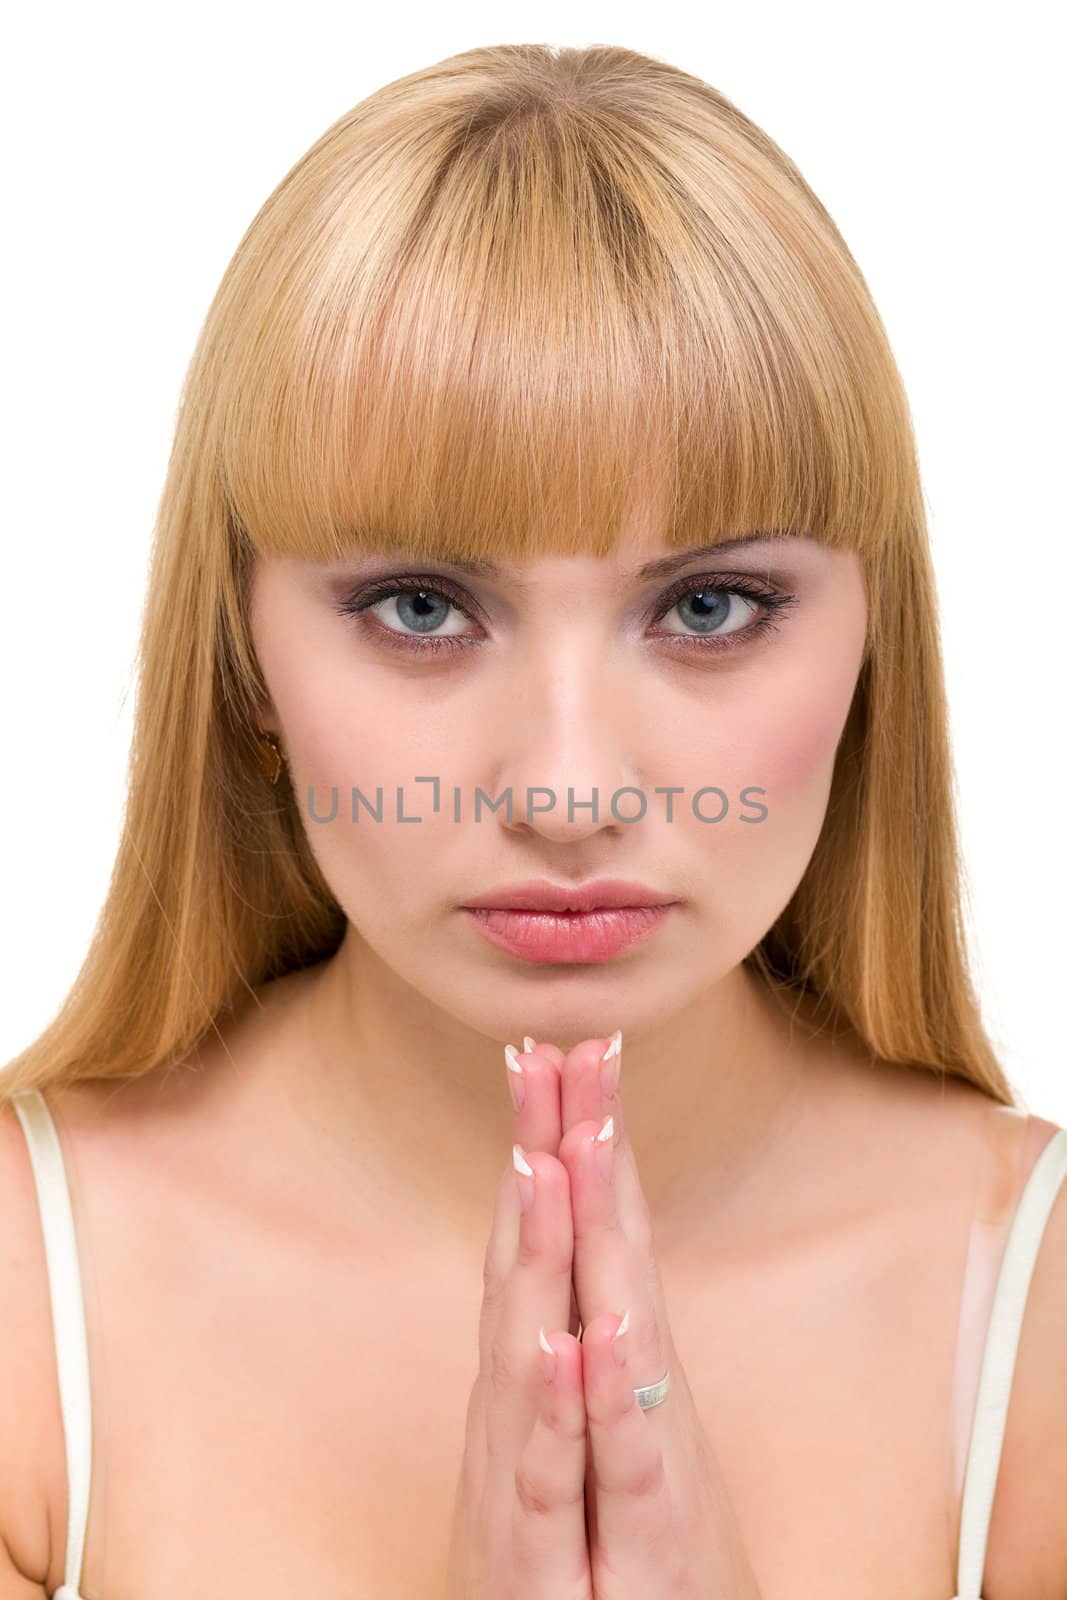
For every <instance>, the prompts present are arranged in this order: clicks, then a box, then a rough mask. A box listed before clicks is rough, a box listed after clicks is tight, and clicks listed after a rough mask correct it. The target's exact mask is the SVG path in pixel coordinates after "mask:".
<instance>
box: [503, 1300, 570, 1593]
mask: <svg viewBox="0 0 1067 1600" xmlns="http://www.w3.org/2000/svg"><path fill="white" fill-rule="evenodd" d="M542 1340H544V1342H545V1343H546V1344H548V1345H549V1347H550V1351H551V1353H549V1352H548V1351H545V1350H544V1345H543V1344H541V1341H542ZM538 1344H539V1346H540V1349H539V1350H538V1351H537V1352H536V1355H537V1356H538V1357H539V1359H540V1361H541V1362H542V1363H543V1364H544V1365H543V1367H542V1369H541V1370H542V1373H543V1376H540V1377H539V1391H540V1406H539V1409H538V1413H537V1418H536V1420H535V1422H534V1425H533V1431H532V1432H531V1434H530V1438H529V1441H528V1442H527V1444H526V1447H525V1449H524V1450H523V1452H522V1455H521V1457H520V1458H519V1462H518V1465H517V1467H516V1469H515V1514H514V1521H513V1527H512V1555H513V1560H514V1565H515V1574H516V1577H517V1578H518V1580H519V1583H518V1588H517V1591H516V1592H517V1593H519V1594H525V1593H526V1592H527V1590H526V1589H525V1588H524V1587H523V1583H524V1582H526V1583H527V1584H528V1585H529V1593H530V1594H531V1595H534V1594H536V1595H537V1596H538V1597H540V1596H543V1595H580V1594H583V1593H585V1592H587V1580H588V1574H589V1550H588V1543H587V1539H586V1530H585V1514H584V1500H585V1471H586V1420H585V1386H584V1380H583V1376H582V1347H581V1345H580V1344H579V1343H578V1341H577V1339H575V1338H573V1337H572V1336H571V1335H570V1334H568V1333H563V1332H561V1331H560V1330H558V1329H557V1330H556V1331H554V1332H552V1333H550V1334H547V1335H546V1333H545V1330H544V1328H543V1327H540V1328H539V1329H538ZM546 1357H547V1360H546ZM549 1371H551V1372H552V1374H553V1375H552V1376H551V1378H550V1377H549V1376H548V1372H549ZM583 1580H585V1583H584V1584H583Z"/></svg>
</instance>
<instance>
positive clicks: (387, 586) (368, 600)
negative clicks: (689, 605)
mask: <svg viewBox="0 0 1067 1600" xmlns="http://www.w3.org/2000/svg"><path fill="white" fill-rule="evenodd" d="M404 597H414V598H415V601H416V604H417V605H426V604H427V603H429V602H431V601H432V599H434V598H436V599H438V600H444V601H446V602H447V604H448V608H449V609H450V610H454V611H456V612H458V613H459V614H460V616H462V617H465V618H466V619H467V620H468V621H470V622H474V623H475V624H476V625H477V626H479V627H481V626H482V624H483V619H484V612H483V611H482V608H481V607H480V606H479V605H478V603H477V602H476V601H475V600H473V598H472V597H471V596H470V595H469V594H467V593H466V592H465V591H463V590H461V589H460V588H459V587H458V586H457V585H455V584H453V583H452V582H451V580H450V579H448V578H445V577H443V576H441V575H440V574H429V573H417V572H413V573H394V574H388V575H385V576H382V577H378V578H374V579H370V580H368V581H367V582H365V583H355V584H354V585H353V586H352V588H351V589H350V590H347V591H345V592H344V593H342V594H341V596H340V597H339V598H338V599H337V600H335V602H334V609H335V610H336V611H337V612H338V613H339V614H340V615H341V616H343V617H346V618H349V619H351V620H352V621H353V623H354V625H355V626H356V627H357V628H358V630H359V632H360V633H361V634H362V635H363V636H364V637H366V638H368V639H369V640H371V642H373V643H375V644H377V643H380V644H382V645H383V647H384V648H386V649H390V650H396V651H398V652H400V653H403V654H405V655H407V656H408V657H409V658H412V657H418V656H425V655H427V654H428V655H430V656H437V655H439V654H440V653H441V652H442V651H444V652H445V653H447V654H449V655H453V656H455V655H457V654H458V653H459V652H461V651H464V650H469V649H471V648H481V647H482V646H483V645H484V644H485V643H486V642H487V640H486V639H485V638H484V637H479V636H474V637H472V636H470V635H467V634H455V633H452V634H436V635H435V634H431V633H428V632H420V631H419V630H418V629H417V628H416V629H415V630H414V631H412V632H406V631H404V630H403V629H402V628H400V629H398V628H395V627H392V626H390V625H389V624H387V623H385V622H383V621H382V620H381V619H380V618H378V617H374V616H373V615H372V611H373V608H374V607H376V606H379V605H382V604H384V603H385V602H387V601H390V600H398V599H402V598H404ZM690 597H695V599H696V601H697V605H698V607H706V606H707V605H708V604H709V602H710V604H711V607H712V610H713V611H714V607H715V606H716V605H721V602H722V600H723V599H726V600H727V601H728V605H727V613H726V614H727V616H729V613H730V610H731V604H730V603H729V602H732V600H733V599H737V600H739V601H740V602H741V605H742V607H747V608H749V612H750V614H754V613H757V612H758V613H759V614H758V616H757V617H756V620H755V621H754V622H750V623H748V624H747V625H745V626H739V627H734V628H731V629H730V630H729V631H722V630H717V631H714V632H713V631H710V630H709V631H705V632H701V631H699V627H698V631H697V632H695V633H684V632H683V633H678V632H675V631H673V630H666V631H663V632H661V633H658V634H653V635H652V637H653V638H655V639H656V640H658V641H660V640H666V641H669V646H668V648H670V649H671V650H672V651H677V650H681V651H683V652H685V653H689V654H693V653H694V652H696V654H697V655H698V656H702V657H704V658H710V657H712V656H716V655H722V654H724V653H726V652H731V653H733V652H734V651H737V650H741V649H746V648H749V647H750V645H751V644H752V643H753V642H754V641H755V639H757V638H762V637H765V636H767V635H769V634H771V633H773V632H774V631H776V629H777V628H778V627H779V626H780V619H781V618H782V617H783V616H784V615H785V614H786V613H787V612H788V611H789V610H790V609H791V608H792V607H794V606H795V605H796V604H797V598H798V597H797V596H796V595H795V594H793V593H789V592H787V591H786V590H784V589H782V588H780V587H778V586H776V585H773V584H771V583H770V582H769V581H767V582H765V581H764V580H763V579H761V578H757V577H755V576H754V575H752V574H749V573H733V574H728V575H723V574H716V575H708V576H707V577H703V576H699V575H695V576H694V575H690V576H688V577H685V578H682V579H679V580H678V581H677V582H676V583H674V584H673V585H672V586H671V587H670V588H669V589H668V590H667V591H666V592H665V593H664V594H663V595H661V596H660V598H659V601H658V603H657V607H656V609H655V610H654V611H653V612H652V614H651V618H650V620H651V621H653V622H659V621H662V619H663V618H664V617H665V616H667V615H668V614H669V613H670V612H671V611H672V610H674V609H675V607H676V606H677V605H678V603H679V602H680V601H683V600H686V599H689V598H690ZM400 620H401V622H402V621H403V617H402V616H401V617H400ZM714 620H715V618H714V616H712V617H708V616H707V615H704V614H701V613H700V612H699V611H698V613H697V619H696V625H699V623H701V622H704V621H708V622H713V621H714Z"/></svg>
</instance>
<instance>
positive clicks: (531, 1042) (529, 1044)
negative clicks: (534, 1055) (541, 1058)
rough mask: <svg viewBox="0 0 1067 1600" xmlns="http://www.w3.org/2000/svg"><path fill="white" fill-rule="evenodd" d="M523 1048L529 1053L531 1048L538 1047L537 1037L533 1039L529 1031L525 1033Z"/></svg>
mask: <svg viewBox="0 0 1067 1600" xmlns="http://www.w3.org/2000/svg"><path fill="white" fill-rule="evenodd" d="M522 1048H523V1051H524V1052H525V1053H526V1054H527V1055H529V1053H530V1051H531V1050H536V1049H537V1040H536V1039H531V1038H530V1035H529V1034H528V1033H526V1034H523V1038H522Z"/></svg>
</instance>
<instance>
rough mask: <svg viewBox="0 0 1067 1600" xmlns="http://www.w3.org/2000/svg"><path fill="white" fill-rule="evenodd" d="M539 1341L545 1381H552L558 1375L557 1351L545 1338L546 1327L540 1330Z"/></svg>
mask: <svg viewBox="0 0 1067 1600" xmlns="http://www.w3.org/2000/svg"><path fill="white" fill-rule="evenodd" d="M537 1342H538V1344H539V1345H540V1346H541V1365H542V1367H543V1368H544V1373H545V1382H546V1383H551V1382H552V1380H553V1378H554V1377H555V1376H556V1352H555V1351H554V1350H553V1348H552V1346H551V1345H550V1344H549V1342H548V1340H547V1339H546V1338H545V1330H544V1328H540V1329H539V1330H538V1333H537Z"/></svg>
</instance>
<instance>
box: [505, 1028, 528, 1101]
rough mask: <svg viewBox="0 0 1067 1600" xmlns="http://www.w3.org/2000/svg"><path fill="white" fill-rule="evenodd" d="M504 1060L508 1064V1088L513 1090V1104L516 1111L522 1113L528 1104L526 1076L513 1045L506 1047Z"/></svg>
mask: <svg viewBox="0 0 1067 1600" xmlns="http://www.w3.org/2000/svg"><path fill="white" fill-rule="evenodd" d="M504 1060H505V1061H506V1062H507V1064H508V1088H509V1089H510V1090H511V1103H512V1105H513V1106H514V1107H515V1110H516V1111H521V1110H522V1108H523V1106H524V1105H525V1104H526V1074H525V1072H524V1071H523V1069H522V1062H521V1061H520V1060H519V1052H518V1051H517V1050H516V1048H515V1046H514V1045H513V1044H506V1045H505V1046H504Z"/></svg>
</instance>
